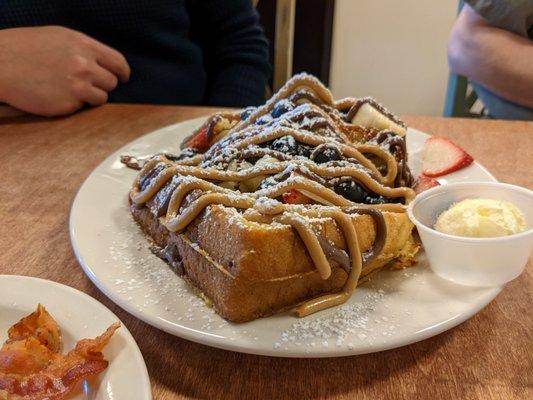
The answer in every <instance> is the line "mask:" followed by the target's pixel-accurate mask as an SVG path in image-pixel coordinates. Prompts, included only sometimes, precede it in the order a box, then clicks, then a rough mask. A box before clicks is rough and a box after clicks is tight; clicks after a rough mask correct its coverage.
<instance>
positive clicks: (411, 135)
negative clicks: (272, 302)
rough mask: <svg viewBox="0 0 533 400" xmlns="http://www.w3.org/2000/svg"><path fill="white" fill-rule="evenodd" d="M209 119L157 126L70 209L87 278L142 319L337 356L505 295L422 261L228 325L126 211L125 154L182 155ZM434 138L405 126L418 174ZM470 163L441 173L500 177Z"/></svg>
mask: <svg viewBox="0 0 533 400" xmlns="http://www.w3.org/2000/svg"><path fill="white" fill-rule="evenodd" d="M203 121H204V119H203V118H201V119H196V120H191V121H186V122H183V123H179V124H176V125H172V126H169V127H166V128H163V129H160V130H158V131H155V132H152V133H150V134H147V135H145V136H142V137H140V138H139V139H137V140H135V141H133V142H131V143H130V144H128V145H126V146H124V147H123V148H121V149H119V150H118V151H116V152H115V153H113V154H112V155H111V156H109V157H108V158H107V159H106V160H105V161H103V162H102V163H101V164H100V165H99V166H98V167H97V168H96V169H95V170H94V171H93V173H92V174H91V175H90V176H89V177H88V178H87V180H86V181H85V183H84V184H83V185H82V187H81V188H80V190H79V192H78V194H77V196H76V199H75V200H74V204H73V205H72V211H71V215H70V234H71V240H72V245H73V247H74V251H75V253H76V256H77V258H78V260H79V262H80V264H81V265H82V267H83V269H84V271H85V273H86V274H87V275H88V276H89V278H90V279H91V280H92V281H93V282H94V283H95V284H96V285H97V286H98V288H100V290H102V291H103V292H104V293H105V294H106V295H107V296H108V297H109V298H111V299H112V300H113V301H114V302H115V303H117V304H118V305H120V306H121V307H122V308H124V309H125V310H127V311H128V312H130V313H131V314H133V315H135V316H136V317H138V318H139V319H141V320H143V321H145V322H147V323H148V324H151V325H153V326H155V327H157V328H159V329H162V330H164V331H166V332H169V333H171V334H173V335H176V336H180V337H183V338H185V339H189V340H192V341H195V342H199V343H203V344H206V345H209V346H215V347H220V348H224V349H228V350H234V351H240V352H245V353H253V354H263V355H270V356H278V357H333V356H347V355H354V354H363V353H371V352H376V351H381V350H386V349H391V348H394V347H399V346H403V345H406V344H409V343H413V342H416V341H419V340H423V339H426V338H428V337H431V336H434V335H436V334H438V333H441V332H443V331H446V330H448V329H450V328H452V327H454V326H456V325H458V324H460V323H461V322H463V321H465V320H467V319H468V318H470V317H471V316H472V315H474V314H475V313H477V312H478V311H479V310H481V309H482V308H483V307H485V306H486V305H487V304H488V303H489V302H490V301H491V300H492V299H494V298H495V297H496V295H497V294H498V293H499V292H500V290H501V288H500V287H495V288H470V287H464V286H459V285H455V284H453V283H450V282H447V281H445V280H443V279H441V278H439V277H438V276H436V275H435V274H434V273H432V272H431V270H430V269H429V268H428V265H427V262H426V260H425V256H424V254H423V253H422V254H421V256H420V262H419V264H418V266H416V267H413V268H410V269H406V270H402V271H382V272H380V273H379V274H377V275H376V276H375V277H374V278H373V279H372V281H371V282H369V283H367V284H364V285H362V286H361V287H359V288H357V289H356V291H355V293H354V295H353V296H352V298H351V299H350V300H349V302H348V303H347V304H346V305H344V306H341V307H337V308H334V309H330V310H325V311H322V312H320V313H317V314H315V315H311V316H309V317H306V318H304V319H298V318H296V317H294V316H293V315H292V314H291V313H288V312H287V313H282V314H278V315H275V316H273V317H270V318H263V319H258V320H255V321H252V322H248V323H244V324H232V323H228V322H226V321H225V320H224V319H222V318H221V317H219V316H218V315H217V314H215V313H214V312H213V310H212V309H210V308H209V307H207V306H206V305H205V304H204V302H203V301H202V300H200V299H199V298H198V297H197V296H196V295H194V294H193V292H192V291H191V290H190V289H189V288H188V286H187V285H186V284H185V282H184V281H183V280H182V279H181V278H180V277H178V276H177V275H175V274H174V273H173V272H172V271H171V270H170V268H168V266H167V264H165V263H164V262H163V261H162V260H160V259H159V258H157V257H156V256H154V255H153V254H151V252H150V250H149V248H148V246H149V245H148V242H147V240H146V238H145V237H144V236H143V234H142V233H141V231H140V229H139V228H138V226H137V225H136V224H135V223H134V221H133V219H132V218H131V216H130V212H129V206H128V201H127V196H128V190H129V188H130V186H131V183H132V181H133V179H134V177H135V175H136V174H137V172H136V171H133V170H131V169H128V168H125V167H124V166H123V165H122V164H121V163H120V160H119V157H120V155H121V154H131V155H150V154H154V153H156V152H160V151H168V152H176V150H177V149H178V147H179V143H180V142H181V141H182V140H183V138H184V137H185V136H186V135H188V134H189V133H190V132H192V130H193V129H195V128H196V127H198V126H199V125H200V124H201V123H202V122H203ZM427 137H428V135H427V134H425V133H422V132H420V131H416V130H414V129H410V130H409V132H408V151H409V156H410V161H411V166H412V169H413V171H414V173H415V174H417V173H418V171H419V169H420V151H421V149H422V146H423V144H424V141H425V140H426V139H427ZM494 180H495V179H494V178H493V177H492V176H491V175H490V174H489V173H488V172H487V171H486V170H485V169H484V168H483V167H482V166H481V165H479V164H477V163H474V164H473V165H471V166H470V167H468V168H465V169H463V170H461V171H458V172H456V173H453V174H450V175H447V176H446V177H444V178H443V179H441V182H442V183H445V182H461V181H494Z"/></svg>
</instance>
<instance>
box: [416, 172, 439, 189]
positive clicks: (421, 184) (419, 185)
mask: <svg viewBox="0 0 533 400" xmlns="http://www.w3.org/2000/svg"><path fill="white" fill-rule="evenodd" d="M439 185H440V183H439V182H437V180H436V179H433V178H430V177H429V176H426V175H420V176H419V177H418V179H417V180H416V182H415V187H414V190H415V193H416V194H419V193H422V192H423V191H425V190H428V189H431V188H432V187H435V186H439Z"/></svg>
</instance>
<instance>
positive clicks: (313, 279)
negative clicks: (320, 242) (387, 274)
mask: <svg viewBox="0 0 533 400" xmlns="http://www.w3.org/2000/svg"><path fill="white" fill-rule="evenodd" d="M131 211H132V214H133V216H134V218H135V220H136V221H137V223H138V224H139V225H140V227H141V228H142V229H143V231H144V232H145V233H147V234H148V235H149V236H150V237H151V238H152V239H153V240H154V242H155V243H156V244H157V245H158V246H160V247H162V248H164V247H165V246H167V244H169V243H175V244H176V245H177V248H178V251H179V255H180V257H181V261H182V266H183V274H184V275H183V277H184V278H185V279H186V280H187V281H188V282H189V283H190V284H192V285H193V286H194V287H195V288H197V289H198V290H199V291H200V292H202V293H203V295H204V296H206V297H207V298H208V299H210V300H211V302H212V303H213V305H214V307H215V309H216V311H217V312H218V313H219V314H221V315H222V316H223V317H224V318H226V319H228V320H230V321H233V322H245V321H250V320H252V319H255V318H258V317H264V316H269V315H272V314H274V313H276V312H279V311H280V310H284V309H286V308H288V307H291V306H294V305H296V304H298V303H299V302H301V301H304V300H307V299H310V298H313V297H316V296H317V295H319V294H322V293H328V292H335V291H339V290H340V289H341V288H342V287H343V285H344V283H345V281H346V279H347V276H348V275H347V273H346V272H345V270H344V269H342V268H341V267H339V266H337V265H335V264H333V265H332V267H333V268H332V274H331V276H330V277H329V278H328V279H325V280H323V279H321V277H320V275H319V273H318V272H317V270H316V269H315V267H314V266H313V263H312V261H311V259H310V257H309V255H308V254H307V252H306V248H305V245H304V243H303V242H302V241H301V239H300V238H299V236H298V234H297V233H295V232H294V230H293V229H292V228H291V227H289V226H278V227H273V226H270V225H266V224H259V223H255V222H250V221H246V220H245V219H244V218H242V217H241V216H240V214H239V213H238V212H237V211H236V210H235V209H232V208H227V207H223V206H219V205H212V206H210V207H208V208H207V209H206V211H204V212H203V213H202V214H201V215H200V216H199V217H198V218H197V219H196V220H195V221H194V222H193V223H192V224H191V225H190V226H189V228H188V229H187V230H186V231H185V232H184V233H181V234H178V233H173V232H169V231H168V230H167V229H166V228H165V227H164V226H163V225H162V224H160V222H159V219H158V218H156V217H155V216H154V215H153V214H152V213H151V212H150V210H149V208H147V207H146V206H138V205H132V206H131ZM383 215H384V218H385V221H386V224H387V230H388V235H387V240H386V242H385V246H384V248H383V251H382V252H381V254H380V256H379V257H378V258H377V259H376V260H374V261H373V262H372V263H371V264H370V265H368V266H367V267H366V268H365V269H363V272H362V276H364V275H366V274H368V273H370V272H371V271H373V270H375V269H377V268H380V267H383V266H384V265H386V264H388V263H390V262H394V261H395V262H396V263H398V262H399V263H400V266H401V264H405V265H407V264H410V263H412V259H411V258H412V257H410V256H409V255H407V256H404V258H403V259H401V260H398V259H397V256H398V255H399V254H400V253H401V252H402V249H404V248H408V247H409V246H412V243H411V230H412V225H411V223H410V222H409V220H408V218H407V216H406V215H405V213H390V212H386V213H383ZM352 220H353V222H354V225H355V227H356V231H357V235H358V239H359V243H360V248H361V250H362V251H365V250H367V249H368V248H370V247H371V245H372V243H373V241H374V238H375V227H374V222H373V220H372V218H371V217H369V216H368V215H354V216H353V217H352ZM313 225H314V228H315V229H316V231H317V232H320V233H321V234H323V235H324V236H325V237H326V238H327V239H329V240H330V241H332V242H333V243H335V245H336V246H338V247H339V248H345V243H344V239H343V237H342V234H341V233H340V232H339V231H338V229H337V227H336V225H335V223H334V222H333V221H332V220H330V219H320V220H316V221H313ZM415 254H416V251H415ZM397 266H398V265H397Z"/></svg>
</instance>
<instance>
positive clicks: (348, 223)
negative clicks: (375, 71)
mask: <svg viewBox="0 0 533 400" xmlns="http://www.w3.org/2000/svg"><path fill="white" fill-rule="evenodd" d="M300 88H302V89H305V90H309V91H311V93H312V94H313V95H314V96H316V97H317V98H319V99H320V100H321V101H323V102H324V104H325V105H326V106H328V107H331V108H332V109H333V110H344V109H346V108H349V107H351V106H352V105H353V104H354V103H355V102H356V101H357V100H356V99H345V100H342V101H339V102H336V103H335V102H334V100H333V98H332V97H331V93H330V92H329V91H328V90H327V89H326V88H325V87H324V86H322V85H321V84H320V83H319V82H318V81H317V80H316V79H314V78H312V77H309V76H303V77H300V78H299V79H294V80H291V81H290V82H288V83H287V84H286V85H285V86H284V87H283V88H282V89H281V90H280V91H279V92H278V93H277V94H276V95H275V96H274V97H272V98H271V100H270V101H269V102H267V103H266V104H265V105H264V106H263V107H261V108H259V109H258V110H256V111H255V112H254V113H253V114H252V115H251V116H250V117H249V118H248V119H247V120H246V121H243V122H242V123H238V124H237V125H236V126H235V127H233V128H232V129H230V131H229V133H228V134H230V135H231V134H232V133H235V134H236V136H237V135H239V134H240V135H239V136H240V137H238V140H239V139H240V141H237V143H235V145H236V148H237V149H241V151H244V150H245V148H246V147H248V146H250V145H258V144H261V143H264V142H267V141H270V140H274V139H277V138H279V137H282V136H287V135H290V136H292V137H294V138H295V139H296V140H298V141H299V142H302V143H305V144H309V145H314V146H316V145H320V144H323V143H328V142H331V141H332V140H331V138H329V139H328V138H326V137H320V136H312V135H310V134H303V133H301V132H299V131H297V130H295V129H291V128H285V127H281V128H277V129H273V130H271V131H270V132H268V133H267V134H260V135H254V136H248V135H247V133H249V132H247V131H249V130H250V131H251V130H253V128H252V127H250V124H252V123H253V122H255V121H256V120H257V119H258V118H259V117H261V116H262V115H264V114H266V113H267V112H270V111H271V110H272V108H273V107H274V106H275V104H276V103H277V102H278V101H279V100H281V99H283V98H286V97H288V96H289V95H290V94H291V93H293V92H295V91H297V90H299V89H300ZM319 113H321V114H323V116H324V118H326V121H327V123H328V124H333V125H334V126H336V127H337V128H339V130H338V132H339V131H340V132H341V134H342V135H341V139H342V138H344V139H346V135H345V134H344V132H343V129H344V130H345V129H348V128H347V127H348V126H349V124H347V123H345V122H344V121H342V119H341V118H340V116H339V115H332V116H329V115H328V114H327V113H325V112H324V111H322V110H321V109H320V110H319ZM237 132H239V133H237ZM345 141H346V142H348V143H349V140H345ZM230 143H231V142H230ZM334 143H335V145H336V146H337V147H339V150H340V151H341V152H342V154H343V155H345V156H348V157H351V158H354V159H356V160H357V161H358V162H359V163H360V164H361V165H363V166H364V167H366V168H367V169H368V170H369V171H370V172H371V173H372V174H373V175H374V176H373V177H372V176H370V175H369V174H367V173H366V172H365V171H362V170H361V169H358V168H355V167H321V166H319V165H316V164H315V163H313V162H311V161H309V162H306V161H303V160H292V161H291V162H287V161H284V162H278V163H275V164H273V165H269V166H263V167H261V168H255V167H252V168H249V169H247V170H244V171H239V172H233V171H221V170H217V169H214V168H201V167H199V166H198V164H199V163H200V162H201V161H202V156H201V155H198V156H194V157H191V158H190V159H187V160H186V161H185V162H180V161H178V162H171V161H170V160H168V159H167V158H166V157H164V156H158V157H155V158H153V159H152V160H150V161H149V162H148V163H146V164H145V165H144V167H143V168H142V170H141V172H140V173H139V174H138V176H137V177H136V179H135V181H134V183H133V187H132V189H131V192H130V198H131V200H132V202H133V203H136V204H143V203H145V202H147V201H148V200H150V199H151V198H152V197H153V196H155V194H156V193H157V192H158V191H159V190H160V189H161V188H162V187H163V186H164V185H165V184H166V183H167V182H168V181H169V180H170V179H172V178H173V177H174V176H177V175H178V176H183V177H184V180H183V182H181V183H180V184H179V185H178V186H177V188H176V189H175V190H174V191H173V193H172V195H171V198H170V202H169V205H168V208H167V214H166V216H164V217H162V218H161V222H162V223H163V224H164V225H165V226H166V228H167V229H168V230H169V231H172V232H180V231H182V230H184V229H186V228H187V226H188V225H189V224H190V223H191V222H192V221H193V220H194V219H195V218H196V217H197V216H198V215H199V214H200V213H201V212H202V211H203V210H204V209H205V208H207V207H208V206H210V205H215V204H220V205H224V206H226V207H234V208H237V209H242V210H245V212H244V213H243V214H242V215H243V217H244V218H245V219H247V220H249V221H255V222H260V223H271V222H277V223H280V224H283V225H288V226H291V227H292V228H293V229H295V230H296V231H297V233H298V235H299V237H300V238H301V239H302V241H303V243H304V245H305V247H306V249H307V252H308V253H309V256H310V257H311V260H312V261H313V264H314V265H315V268H316V269H317V272H318V273H319V275H320V277H321V278H322V279H328V278H329V277H330V276H331V265H330V264H329V262H328V259H327V257H326V254H325V252H324V250H323V248H322V246H321V245H320V242H319V240H318V239H317V235H316V233H315V232H314V231H313V230H312V228H311V227H310V225H309V224H308V223H307V220H306V217H309V218H317V217H318V218H331V219H333V220H334V221H335V223H336V224H337V226H338V227H339V228H340V229H341V231H342V234H343V236H344V239H345V242H346V245H347V247H348V253H349V258H350V261H351V269H350V271H349V273H348V277H347V279H346V282H345V284H344V286H343V289H342V291H341V292H339V293H332V294H326V295H322V296H320V297H317V298H315V299H312V300H309V301H305V302H303V303H302V304H300V305H299V306H297V308H296V309H295V311H296V313H297V315H298V316H300V317H303V316H306V315H309V314H312V313H315V312H317V311H320V310H324V309H326V308H329V307H333V306H335V305H339V304H342V303H344V302H346V300H348V299H349V298H350V296H351V294H352V293H353V291H354V290H355V288H356V286H357V282H358V279H359V277H360V275H361V271H362V268H363V262H364V260H363V255H362V253H361V250H360V249H359V244H358V239H357V233H356V231H355V227H354V225H353V222H352V219H351V217H350V215H349V214H350V213H351V212H354V211H355V212H357V209H351V207H354V203H353V202H351V201H349V200H347V199H345V198H344V197H342V196H340V195H338V194H337V193H335V192H334V191H333V190H331V189H328V188H326V187H324V186H323V185H321V184H319V183H317V182H315V181H313V180H311V179H308V178H305V177H303V176H297V177H295V178H289V179H287V180H285V181H283V182H280V183H278V184H276V185H274V186H272V187H270V188H267V189H263V190H259V191H256V192H255V193H246V194H245V193H238V192H235V191H232V190H229V189H225V188H222V187H220V186H217V185H215V184H213V183H211V182H209V181H208V180H211V181H235V182H240V181H245V180H248V179H251V178H254V177H257V176H260V175H274V174H277V173H279V172H282V171H283V170H285V169H286V168H288V167H290V166H291V165H302V166H304V167H306V168H308V169H309V170H310V171H311V172H313V173H315V174H317V175H319V176H321V177H340V176H350V177H352V178H355V179H356V180H358V181H359V182H361V183H362V184H364V185H365V186H366V187H367V188H368V189H370V190H372V191H373V192H375V193H377V194H380V195H383V196H387V197H404V198H405V202H406V203H409V202H410V201H411V200H412V199H413V197H414V192H413V191H412V190H411V189H410V188H407V187H400V188H391V187H388V186H392V185H393V183H394V180H395V178H396V175H397V173H398V166H397V163H396V160H395V158H394V156H392V155H391V154H389V153H388V152H386V151H385V150H383V149H382V148H380V147H379V146H377V145H368V144H360V145H354V144H344V143H339V142H334ZM231 144H233V143H231ZM364 153H370V154H374V155H375V156H377V157H379V158H381V159H382V160H384V161H385V163H386V165H387V174H386V175H385V176H383V175H381V173H380V172H379V171H378V170H377V168H376V166H375V165H374V164H373V163H372V162H371V161H370V160H369V159H368V158H366V157H365V156H364ZM160 163H163V164H165V165H166V166H167V168H165V169H164V170H162V171H161V172H160V173H159V174H158V175H157V176H156V177H155V178H154V179H152V180H151V181H150V183H149V185H148V187H146V188H145V189H144V190H142V191H140V190H139V188H140V178H141V177H144V176H146V174H148V173H149V172H150V171H151V170H152V169H154V168H155V167H156V166H157V165H159V164H160ZM384 185H385V186H384ZM291 189H297V190H301V191H306V192H309V193H312V194H314V195H315V196H316V197H318V198H320V199H322V200H323V201H324V202H325V203H326V204H330V205H334V206H336V207H343V208H342V209H341V208H331V207H323V206H316V207H314V208H313V206H311V207H309V208H306V209H303V208H301V206H297V205H289V204H282V203H279V202H277V201H275V200H272V203H269V204H268V205H265V204H263V203H264V202H260V201H259V199H260V198H261V197H268V198H275V197H278V196H280V195H281V194H283V193H285V192H287V191H288V190H291ZM195 190H200V191H202V192H203V194H201V195H200V197H198V198H197V199H196V200H195V201H194V202H193V203H192V204H190V205H189V206H187V207H185V208H184V209H181V208H182V204H183V202H184V200H185V198H186V196H187V195H188V194H190V193H191V192H193V191H195ZM320 207H322V208H320ZM356 207H357V208H360V209H363V210H382V211H389V212H405V207H404V206H403V205H401V204H379V205H364V204H358V205H357V206H356ZM368 212H369V211H368ZM372 212H373V213H376V211H372ZM379 215H381V214H379ZM380 218H381V220H382V223H383V217H382V216H381V217H380ZM379 229H380V228H379V227H378V226H377V225H376V231H378V230H379ZM376 240H377V233H376ZM365 254H366V253H365ZM372 256H376V254H372ZM367 259H368V258H367Z"/></svg>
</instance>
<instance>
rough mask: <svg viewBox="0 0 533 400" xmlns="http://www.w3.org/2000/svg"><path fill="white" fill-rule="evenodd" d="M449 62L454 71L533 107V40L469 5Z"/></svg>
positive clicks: (461, 17)
mask: <svg viewBox="0 0 533 400" xmlns="http://www.w3.org/2000/svg"><path fill="white" fill-rule="evenodd" d="M448 60H449V64H450V68H451V70H452V71H453V72H455V73H457V74H459V75H464V76H467V77H468V78H470V79H471V80H473V81H475V82H478V83H480V84H481V85H483V86H485V87H487V88H488V89H490V90H491V91H492V92H494V93H496V94H498V95H500V96H501V97H503V98H505V99H507V100H510V101H512V102H515V103H518V104H521V105H525V106H527V107H530V108H533V68H531V66H532V65H533V45H532V43H531V41H529V40H528V39H525V38H523V37H521V36H519V35H516V34H514V33H511V32H508V31H505V30H502V29H499V28H495V27H493V26H491V25H489V24H488V23H487V21H485V20H484V19H483V18H482V17H480V16H479V15H478V14H477V13H476V12H475V11H474V10H473V9H472V8H470V7H469V6H468V5H466V6H465V7H464V9H463V11H462V12H461V14H460V15H459V17H458V19H457V22H456V24H455V26H454V28H453V30H452V34H451V37H450V42H449V45H448Z"/></svg>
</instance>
